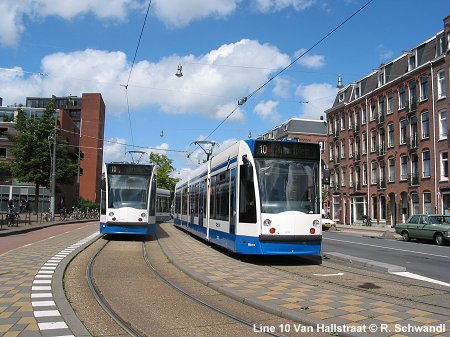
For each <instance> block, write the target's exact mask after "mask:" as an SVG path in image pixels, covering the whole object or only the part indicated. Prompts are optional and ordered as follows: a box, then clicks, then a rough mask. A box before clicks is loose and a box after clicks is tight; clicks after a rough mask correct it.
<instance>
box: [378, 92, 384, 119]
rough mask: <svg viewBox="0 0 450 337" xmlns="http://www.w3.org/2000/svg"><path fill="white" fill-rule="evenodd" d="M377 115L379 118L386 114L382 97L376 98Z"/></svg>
mask: <svg viewBox="0 0 450 337" xmlns="http://www.w3.org/2000/svg"><path fill="white" fill-rule="evenodd" d="M378 113H379V115H380V116H384V115H385V113H386V106H385V104H384V96H380V98H378Z"/></svg>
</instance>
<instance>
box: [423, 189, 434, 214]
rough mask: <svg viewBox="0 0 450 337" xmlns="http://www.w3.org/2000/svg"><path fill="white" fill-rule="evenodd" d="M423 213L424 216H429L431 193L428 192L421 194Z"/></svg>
mask: <svg viewBox="0 0 450 337" xmlns="http://www.w3.org/2000/svg"><path fill="white" fill-rule="evenodd" d="M423 212H424V213H425V214H431V213H432V212H433V211H432V207H431V193H430V192H424V193H423Z"/></svg>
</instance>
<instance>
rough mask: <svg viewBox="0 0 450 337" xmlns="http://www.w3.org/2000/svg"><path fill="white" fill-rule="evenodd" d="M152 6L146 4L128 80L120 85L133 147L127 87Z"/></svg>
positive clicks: (149, 3) (150, 2)
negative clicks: (122, 89)
mask: <svg viewBox="0 0 450 337" xmlns="http://www.w3.org/2000/svg"><path fill="white" fill-rule="evenodd" d="M151 4H152V0H150V1H149V2H148V6H147V12H146V13H145V17H144V22H143V23H142V28H141V33H140V34H139V39H138V42H137V45H136V50H135V51H134V56H133V61H132V62H131V67H130V72H129V73H128V79H127V83H126V84H121V86H123V87H124V88H125V95H126V98H127V112H128V122H129V124H130V134H131V144H132V146H133V147H134V137H133V125H132V123H131V112H130V104H129V101H128V85H129V84H130V79H131V73H132V72H133V68H134V63H135V62H136V56H137V53H138V51H139V46H140V45H141V40H142V35H143V33H144V28H145V23H146V22H147V18H148V13H149V11H150V6H151Z"/></svg>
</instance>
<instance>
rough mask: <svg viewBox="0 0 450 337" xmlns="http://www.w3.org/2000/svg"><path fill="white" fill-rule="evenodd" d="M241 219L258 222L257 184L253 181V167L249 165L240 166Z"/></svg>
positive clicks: (241, 220)
mask: <svg viewBox="0 0 450 337" xmlns="http://www.w3.org/2000/svg"><path fill="white" fill-rule="evenodd" d="M239 173H240V181H239V221H240V222H247V223H256V199H255V185H254V183H253V169H251V168H249V167H248V165H241V166H240V167H239Z"/></svg>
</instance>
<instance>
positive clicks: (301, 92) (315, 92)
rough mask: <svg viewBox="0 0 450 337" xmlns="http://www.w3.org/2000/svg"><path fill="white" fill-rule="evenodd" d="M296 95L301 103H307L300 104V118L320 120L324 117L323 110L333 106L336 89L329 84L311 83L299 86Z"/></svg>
mask: <svg viewBox="0 0 450 337" xmlns="http://www.w3.org/2000/svg"><path fill="white" fill-rule="evenodd" d="M296 94H297V96H299V97H301V98H302V101H304V102H308V103H305V104H302V111H301V113H300V117H302V118H308V119H320V117H321V116H324V117H325V115H324V112H325V110H327V109H329V108H331V106H332V105H333V102H334V99H335V98H336V94H337V89H336V88H335V87H333V86H332V85H331V84H329V83H313V84H309V85H301V86H299V87H298V88H297V92H296Z"/></svg>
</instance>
